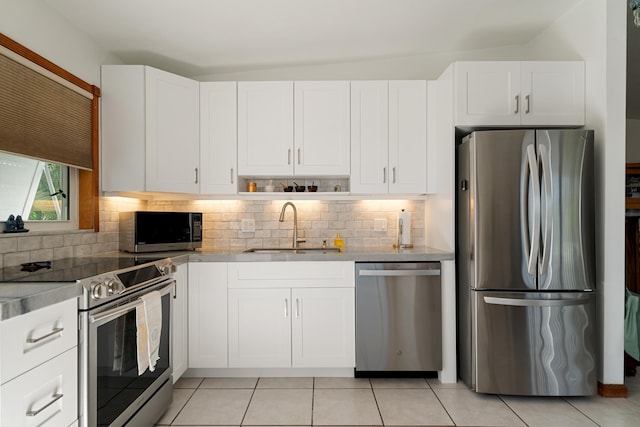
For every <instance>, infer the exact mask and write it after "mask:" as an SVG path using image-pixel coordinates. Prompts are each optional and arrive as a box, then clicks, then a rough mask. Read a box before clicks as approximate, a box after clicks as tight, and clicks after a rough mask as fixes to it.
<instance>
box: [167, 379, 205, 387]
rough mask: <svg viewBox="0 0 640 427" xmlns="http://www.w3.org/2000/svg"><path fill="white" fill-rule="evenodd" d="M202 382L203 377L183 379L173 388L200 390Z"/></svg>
mask: <svg viewBox="0 0 640 427" xmlns="http://www.w3.org/2000/svg"><path fill="white" fill-rule="evenodd" d="M201 382H202V377H181V378H180V379H179V380H178V381H176V383H175V384H174V385H173V388H198V387H199V386H200V383H201Z"/></svg>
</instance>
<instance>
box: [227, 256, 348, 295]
mask: <svg viewBox="0 0 640 427" xmlns="http://www.w3.org/2000/svg"><path fill="white" fill-rule="evenodd" d="M354 271H355V266H354V263H353V262H350V261H309V262H307V261H300V262H298V261H293V262H286V261H285V262H238V263H229V288H301V287H323V288H343V287H354V286H355V273H354Z"/></svg>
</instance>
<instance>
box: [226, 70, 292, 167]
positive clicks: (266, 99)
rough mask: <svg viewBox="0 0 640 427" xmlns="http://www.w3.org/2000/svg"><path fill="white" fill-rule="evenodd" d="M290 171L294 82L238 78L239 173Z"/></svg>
mask: <svg viewBox="0 0 640 427" xmlns="http://www.w3.org/2000/svg"><path fill="white" fill-rule="evenodd" d="M292 172H293V82H238V175H256V176H260V175H263V176H264V175H276V176H277V175H291V174H292Z"/></svg>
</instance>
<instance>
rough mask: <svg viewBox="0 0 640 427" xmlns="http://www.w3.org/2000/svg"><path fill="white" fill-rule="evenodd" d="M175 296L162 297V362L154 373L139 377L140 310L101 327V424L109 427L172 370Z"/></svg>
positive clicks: (98, 366)
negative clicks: (171, 317) (138, 337)
mask: <svg viewBox="0 0 640 427" xmlns="http://www.w3.org/2000/svg"><path fill="white" fill-rule="evenodd" d="M170 298H171V294H170V293H169V294H166V295H164V296H163V297H162V332H161V337H160V349H159V353H158V354H159V356H160V359H159V360H158V362H157V363H156V367H155V370H154V371H153V372H151V371H149V370H148V369H147V370H146V371H145V372H144V373H143V374H142V375H140V376H138V361H137V340H136V311H135V310H132V311H130V312H128V313H126V314H125V315H123V316H120V317H118V318H116V319H114V320H112V321H110V322H108V323H105V324H104V325H101V326H99V327H98V328H97V351H96V359H97V376H98V378H97V406H98V417H97V418H98V425H99V426H102V425H105V426H108V425H110V424H111V423H112V422H113V420H115V419H116V418H117V417H118V416H119V415H120V414H121V413H123V412H124V411H125V409H127V408H128V407H129V406H130V405H131V403H132V402H134V401H135V400H136V399H138V397H140V396H141V395H142V394H143V393H144V392H145V390H147V389H148V388H149V386H151V384H153V382H154V381H155V380H156V379H158V377H160V376H161V375H162V374H163V373H164V372H165V371H166V370H167V369H168V368H169V335H170V333H171V326H170V324H171V323H170V321H171V319H170V318H169V317H170V315H169V313H170V304H171V299H170Z"/></svg>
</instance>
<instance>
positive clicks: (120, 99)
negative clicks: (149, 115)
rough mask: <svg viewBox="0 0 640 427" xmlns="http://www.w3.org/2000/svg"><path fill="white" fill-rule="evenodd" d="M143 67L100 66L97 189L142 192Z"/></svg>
mask: <svg viewBox="0 0 640 427" xmlns="http://www.w3.org/2000/svg"><path fill="white" fill-rule="evenodd" d="M144 73H145V71H144V66H142V65H103V66H102V68H101V77H100V84H101V97H100V98H101V101H100V114H101V117H100V122H101V123H100V133H101V134H100V188H101V189H102V191H144V190H145V168H144V164H145V142H146V135H145V93H144Z"/></svg>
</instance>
